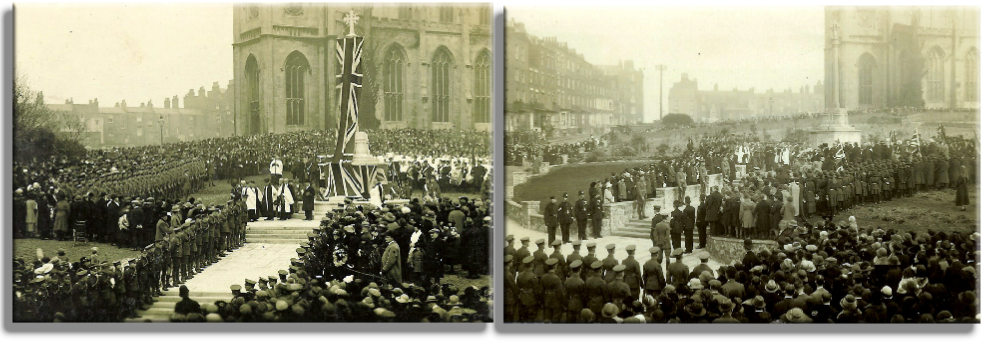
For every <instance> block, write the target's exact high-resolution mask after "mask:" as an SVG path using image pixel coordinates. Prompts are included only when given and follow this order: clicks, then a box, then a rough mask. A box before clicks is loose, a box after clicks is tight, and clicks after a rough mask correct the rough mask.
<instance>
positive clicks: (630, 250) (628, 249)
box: [625, 245, 635, 252]
mask: <svg viewBox="0 0 983 342" xmlns="http://www.w3.org/2000/svg"><path fill="white" fill-rule="evenodd" d="M625 251H628V252H634V251H635V245H628V247H625Z"/></svg>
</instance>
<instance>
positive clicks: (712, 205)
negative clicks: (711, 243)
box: [706, 186, 724, 235]
mask: <svg viewBox="0 0 983 342" xmlns="http://www.w3.org/2000/svg"><path fill="white" fill-rule="evenodd" d="M711 191H712V192H711V193H710V196H707V219H706V220H707V223H708V224H709V225H710V233H711V234H713V235H720V233H721V232H720V230H721V229H720V212H721V211H723V200H724V197H723V195H721V194H720V190H719V189H718V188H717V186H713V188H712V190H711Z"/></svg>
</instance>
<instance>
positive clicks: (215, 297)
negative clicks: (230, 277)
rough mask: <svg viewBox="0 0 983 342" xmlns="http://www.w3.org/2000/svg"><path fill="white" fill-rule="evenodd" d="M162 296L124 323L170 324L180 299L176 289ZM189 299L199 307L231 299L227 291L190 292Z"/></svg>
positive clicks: (165, 292) (164, 292)
mask: <svg viewBox="0 0 983 342" xmlns="http://www.w3.org/2000/svg"><path fill="white" fill-rule="evenodd" d="M162 293H163V295H162V296H160V297H157V298H154V304H153V305H151V306H150V307H149V308H148V309H147V310H141V311H138V312H137V315H139V316H140V317H138V318H127V319H125V320H124V322H137V323H138V322H147V321H150V322H155V323H156V322H170V320H171V315H172V314H174V306H175V305H177V303H178V302H180V301H181V297H180V296H178V288H177V287H172V288H169V289H167V291H163V292H162ZM190 297H191V299H194V300H195V301H197V302H198V304H201V305H207V304H208V303H214V302H215V301H219V300H222V301H229V300H230V299H232V294H231V293H230V292H229V291H226V292H195V291H191V293H190Z"/></svg>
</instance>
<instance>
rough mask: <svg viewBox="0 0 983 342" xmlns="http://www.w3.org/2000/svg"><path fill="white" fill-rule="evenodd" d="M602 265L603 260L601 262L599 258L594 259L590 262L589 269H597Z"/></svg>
mask: <svg viewBox="0 0 983 342" xmlns="http://www.w3.org/2000/svg"><path fill="white" fill-rule="evenodd" d="M602 266H604V262H602V261H600V260H598V261H595V262H594V263H593V264H590V268H591V269H595V270H596V269H598V268H601V267H602Z"/></svg>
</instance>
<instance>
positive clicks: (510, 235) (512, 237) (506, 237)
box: [505, 234, 515, 241]
mask: <svg viewBox="0 0 983 342" xmlns="http://www.w3.org/2000/svg"><path fill="white" fill-rule="evenodd" d="M512 240H515V236H513V235H512V234H509V235H507V236H505V241H512Z"/></svg>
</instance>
